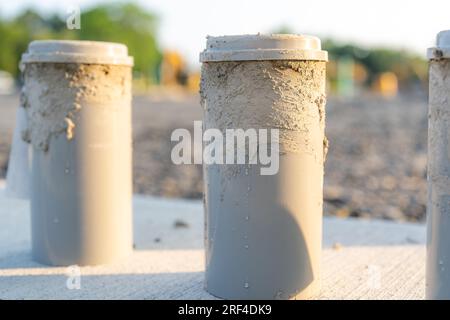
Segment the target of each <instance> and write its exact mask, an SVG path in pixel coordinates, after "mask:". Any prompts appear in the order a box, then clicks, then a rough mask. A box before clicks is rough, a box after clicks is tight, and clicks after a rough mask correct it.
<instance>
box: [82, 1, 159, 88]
mask: <svg viewBox="0 0 450 320" xmlns="http://www.w3.org/2000/svg"><path fill="white" fill-rule="evenodd" d="M156 24H157V19H156V17H155V16H154V15H153V14H150V13H148V12H146V11H145V10H143V9H142V8H140V7H138V6H136V5H134V4H113V5H102V6H99V7H96V8H93V9H91V10H88V11H86V12H84V13H82V14H81V29H80V30H77V32H78V34H79V39H81V40H97V41H99V40H101V41H114V42H120V43H124V44H126V45H127V46H128V50H129V52H130V55H132V56H133V57H134V62H135V67H134V71H135V72H136V73H138V74H139V75H140V76H143V77H144V78H147V79H151V80H152V81H155V79H156V76H157V69H158V65H159V64H160V62H161V52H160V50H159V48H158V46H157V42H156V38H155V33H156Z"/></svg>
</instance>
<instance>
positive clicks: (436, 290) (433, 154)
mask: <svg viewBox="0 0 450 320" xmlns="http://www.w3.org/2000/svg"><path fill="white" fill-rule="evenodd" d="M428 58H429V60H430V64H429V78H430V80H429V81H430V83H429V85H430V87H429V109H428V119H429V120H428V206H427V227H428V228H427V271H426V296H427V298H428V299H450V30H447V31H442V32H440V33H439V34H438V36H437V43H436V47H435V48H431V49H428Z"/></svg>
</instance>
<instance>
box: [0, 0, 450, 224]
mask: <svg viewBox="0 0 450 320" xmlns="http://www.w3.org/2000/svg"><path fill="white" fill-rule="evenodd" d="M77 9H79V10H80V13H81V15H80V20H79V21H80V28H79V29H77V28H75V29H69V28H68V27H67V20H68V19H70V16H71V14H73V12H76V11H77ZM449 9H450V3H449V2H448V1H433V0H430V1H416V2H408V3H406V2H401V1H388V0H379V1H377V2H376V3H375V2H372V3H370V4H369V3H367V2H362V1H350V0H342V1H331V0H330V1H317V2H311V1H294V0H293V1H289V0H278V1H266V2H263V1H237V0H229V1H175V0H165V1H156V0H155V1H152V0H149V1H95V0H86V1H53V0H47V1H39V2H38V1H34V2H33V1H21V0H16V1H14V2H13V3H12V2H8V3H6V2H2V3H0V179H4V177H5V175H6V170H7V168H8V156H9V151H10V141H11V138H12V132H13V129H14V125H15V110H16V107H17V106H18V104H19V98H18V91H19V88H20V85H21V78H20V73H19V69H18V63H19V61H20V56H21V54H22V53H23V52H24V51H25V50H26V48H27V45H28V43H29V42H30V41H32V40H35V39H80V40H98V41H114V42H121V43H124V44H126V45H127V46H128V48H129V52H130V54H131V55H132V56H134V59H135V67H134V77H133V78H134V80H133V89H134V101H133V130H134V133H133V135H134V168H133V170H134V192H136V193H142V194H149V195H156V196H164V197H175V198H192V199H200V198H201V196H202V171H201V167H200V166H196V165H182V166H175V165H173V164H171V161H170V152H171V147H172V145H171V142H170V135H171V132H172V130H173V129H175V128H180V127H183V128H187V129H191V130H192V129H193V128H192V127H193V121H194V120H201V118H202V110H201V108H200V106H199V97H198V88H199V79H200V74H199V71H200V64H199V62H198V53H199V52H200V51H201V50H203V47H204V44H205V41H206V39H205V37H206V36H207V35H208V34H209V35H225V34H227V35H230V34H246V33H257V32H261V33H304V34H311V35H316V36H319V37H320V38H321V39H322V45H323V48H324V49H325V50H328V51H329V55H330V63H329V64H328V76H327V90H328V104H327V128H326V131H327V137H328V140H329V141H330V149H329V153H328V158H327V163H326V168H325V170H326V173H325V189H324V197H325V214H327V215H335V216H339V217H349V216H350V217H360V218H383V219H392V220H401V221H424V218H425V211H426V210H425V208H426V152H427V150H426V143H427V85H428V83H427V82H428V79H427V72H428V70H427V68H428V67H427V61H426V59H425V51H426V48H427V47H430V46H432V45H433V43H434V40H435V36H436V34H437V32H439V31H441V30H445V29H448V28H450V20H449V19H448V12H449ZM74 10H75V11H74Z"/></svg>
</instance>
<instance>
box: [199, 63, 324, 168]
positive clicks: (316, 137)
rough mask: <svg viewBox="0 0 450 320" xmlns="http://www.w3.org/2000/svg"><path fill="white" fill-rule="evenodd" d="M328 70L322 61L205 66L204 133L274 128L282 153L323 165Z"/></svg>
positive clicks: (202, 90) (203, 84)
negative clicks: (303, 155) (310, 157)
mask: <svg viewBox="0 0 450 320" xmlns="http://www.w3.org/2000/svg"><path fill="white" fill-rule="evenodd" d="M325 67H326V62H323V61H245V62H241V61H237V62H220V63H217V62H208V63H204V64H203V66H202V79H201V89H200V95H201V104H202V106H203V108H204V111H205V119H204V122H205V129H208V128H218V129H220V130H222V131H224V130H225V129H227V128H242V129H244V130H246V129H249V128H255V129H260V128H261V129H262V128H276V129H279V130H280V149H281V150H282V151H283V152H288V153H290V152H292V153H307V154H310V155H314V156H315V157H316V160H317V161H318V162H321V163H323V160H324V158H323V156H324V154H326V149H327V148H328V142H327V140H326V138H325V136H324V128H325V104H326V97H325V81H324V79H325V71H326V70H325ZM249 79H251V80H250V81H249ZM243 106H245V107H243ZM318 124H319V126H318ZM317 141H320V144H318V143H316V142H317ZM319 145H320V147H319ZM318 148H320V150H319V149H318ZM319 151H320V155H318V152H319Z"/></svg>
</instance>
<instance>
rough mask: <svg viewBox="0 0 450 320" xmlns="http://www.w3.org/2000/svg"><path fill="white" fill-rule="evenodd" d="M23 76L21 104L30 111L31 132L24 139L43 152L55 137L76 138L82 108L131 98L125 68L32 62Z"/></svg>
mask: <svg viewBox="0 0 450 320" xmlns="http://www.w3.org/2000/svg"><path fill="white" fill-rule="evenodd" d="M23 76H24V82H25V85H24V88H23V90H22V93H21V105H22V106H23V107H24V108H26V109H27V118H28V129H27V130H26V131H25V132H23V134H22V137H23V139H24V140H25V141H27V142H29V143H32V144H33V146H34V147H35V148H37V149H40V150H43V151H47V150H48V148H49V143H50V140H51V138H52V137H56V136H58V135H60V134H65V135H66V137H67V139H68V140H71V139H73V138H74V137H75V135H76V127H77V117H78V113H79V112H80V110H81V109H82V108H83V105H86V104H91V103H92V104H97V103H101V104H108V102H114V103H117V102H118V101H123V100H124V99H126V100H129V99H131V93H130V92H131V90H130V88H128V87H126V86H129V84H130V82H131V81H130V77H131V74H130V72H129V67H126V66H108V65H90V64H76V63H69V64H58V63H29V64H26V65H25V70H24V72H23Z"/></svg>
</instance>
